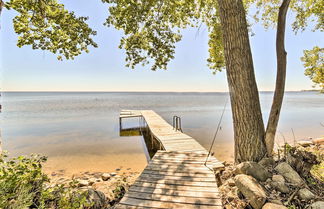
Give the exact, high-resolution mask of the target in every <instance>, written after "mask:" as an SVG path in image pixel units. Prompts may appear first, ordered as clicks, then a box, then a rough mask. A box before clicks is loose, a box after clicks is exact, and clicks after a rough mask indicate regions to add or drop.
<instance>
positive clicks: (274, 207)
mask: <svg viewBox="0 0 324 209" xmlns="http://www.w3.org/2000/svg"><path fill="white" fill-rule="evenodd" d="M262 209H287V207H285V206H283V205H279V204H275V203H271V202H268V203H266V204H265V205H264V206H263V207H262Z"/></svg>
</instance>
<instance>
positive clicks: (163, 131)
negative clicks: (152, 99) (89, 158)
mask: <svg viewBox="0 0 324 209" xmlns="http://www.w3.org/2000/svg"><path fill="white" fill-rule="evenodd" d="M132 115H140V117H143V118H144V119H145V121H146V124H147V125H148V128H149V131H150V133H151V134H152V135H153V136H154V138H155V139H157V140H158V141H159V142H160V143H161V145H162V147H163V148H164V149H165V151H158V152H157V153H156V154H155V156H154V157H153V158H152V159H151V161H150V162H149V164H148V165H147V167H146V168H145V169H144V171H143V172H142V174H141V175H140V176H139V177H138V178H137V179H136V181H135V183H134V184H133V185H132V186H131V187H130V189H129V191H128V192H127V193H126V195H125V196H124V197H123V198H122V200H121V202H120V203H119V204H118V206H117V207H116V208H141V209H144V208H189V209H190V208H216V209H220V208H222V202H221V198H220V193H219V190H218V188H217V184H216V179H215V174H214V172H213V168H215V167H223V164H222V163H221V162H219V161H218V160H217V159H216V158H215V157H213V156H210V157H209V158H208V161H207V166H205V165H204V163H205V161H206V157H207V153H208V152H207V150H206V149H205V148H204V147H203V146H201V145H200V144H199V143H198V142H197V141H196V140H195V139H193V138H192V137H190V136H188V135H186V134H184V133H182V132H180V131H175V130H174V129H173V127H172V126H171V125H170V124H168V123H167V122H166V121H165V120H163V118H162V117H161V116H159V115H158V114H156V113H155V112H153V111H150V110H144V111H131V110H125V111H122V112H121V114H120V116H121V117H131V116H132Z"/></svg>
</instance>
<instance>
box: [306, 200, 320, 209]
mask: <svg viewBox="0 0 324 209" xmlns="http://www.w3.org/2000/svg"><path fill="white" fill-rule="evenodd" d="M308 208H309V209H323V208H324V201H317V202H314V203H313V204H311V205H310V206H309V207H308Z"/></svg>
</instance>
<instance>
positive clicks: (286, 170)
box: [275, 162, 304, 185]
mask: <svg viewBox="0 0 324 209" xmlns="http://www.w3.org/2000/svg"><path fill="white" fill-rule="evenodd" d="M275 170H276V171H277V172H278V173H279V174H281V175H282V176H283V177H285V179H286V180H287V181H288V182H289V183H292V184H296V185H301V184H303V183H304V181H303V179H302V178H301V177H300V176H299V175H298V173H297V172H296V171H295V170H294V169H293V168H292V167H291V166H290V165H289V164H288V163H286V162H282V163H279V164H278V165H277V166H276V167H275Z"/></svg>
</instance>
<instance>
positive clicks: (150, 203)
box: [121, 197, 222, 209]
mask: <svg viewBox="0 0 324 209" xmlns="http://www.w3.org/2000/svg"><path fill="white" fill-rule="evenodd" d="M121 203H122V204H125V205H135V206H141V207H151V208H175V209H176V208H182V209H183V208H186V209H192V208H195V209H205V208H208V209H210V207H211V206H213V208H217V207H219V208H222V206H221V205H218V206H215V205H200V204H199V203H200V202H199V200H197V204H186V203H175V202H166V201H165V202H163V201H155V200H145V199H136V198H130V197H125V198H123V199H122V200H121Z"/></svg>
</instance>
